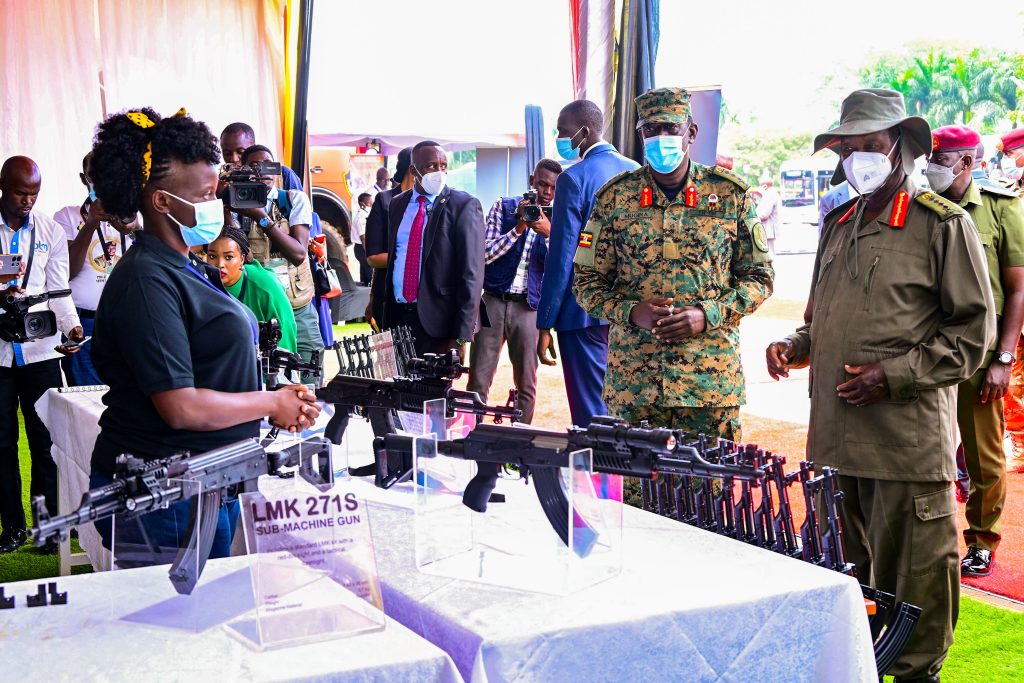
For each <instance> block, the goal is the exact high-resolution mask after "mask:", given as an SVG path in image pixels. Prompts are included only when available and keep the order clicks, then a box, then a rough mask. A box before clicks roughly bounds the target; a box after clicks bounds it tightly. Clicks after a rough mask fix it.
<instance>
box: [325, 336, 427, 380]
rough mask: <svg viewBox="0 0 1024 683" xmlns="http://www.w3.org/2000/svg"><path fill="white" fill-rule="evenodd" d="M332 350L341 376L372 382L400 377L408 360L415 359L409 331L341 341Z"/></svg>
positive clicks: (355, 337)
mask: <svg viewBox="0 0 1024 683" xmlns="http://www.w3.org/2000/svg"><path fill="white" fill-rule="evenodd" d="M334 350H335V353H337V355H338V365H339V366H340V371H339V373H340V374H342V375H349V376H352V377H367V378H374V379H391V378H392V377H396V376H398V375H400V374H402V373H403V371H404V368H405V367H406V365H407V364H408V362H409V360H410V359H412V358H415V357H416V348H415V346H414V344H413V336H412V330H410V329H409V328H408V327H396V328H392V329H390V330H387V331H386V332H380V333H378V334H363V335H358V336H351V337H344V338H342V339H340V340H339V341H337V342H335V344H334ZM400 369H401V370H400Z"/></svg>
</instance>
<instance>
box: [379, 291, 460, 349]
mask: <svg viewBox="0 0 1024 683" xmlns="http://www.w3.org/2000/svg"><path fill="white" fill-rule="evenodd" d="M389 305H391V306H396V307H397V308H398V312H397V314H396V315H392V316H389V317H390V318H391V320H393V321H394V324H393V325H392V327H402V326H405V327H408V328H409V329H411V330H412V336H413V340H414V342H415V346H416V355H417V356H420V357H421V358H422V357H423V354H425V353H446V352H447V351H448V349H449V346H448V344H449V343H450V342H449V340H447V339H441V338H440V337H431V336H430V335H429V334H427V331H426V330H425V329H424V328H423V323H421V322H420V314H419V312H418V311H417V310H416V308H415V307H414V306H407V305H406V304H400V303H398V302H397V301H391V302H389Z"/></svg>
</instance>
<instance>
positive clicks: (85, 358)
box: [53, 152, 139, 386]
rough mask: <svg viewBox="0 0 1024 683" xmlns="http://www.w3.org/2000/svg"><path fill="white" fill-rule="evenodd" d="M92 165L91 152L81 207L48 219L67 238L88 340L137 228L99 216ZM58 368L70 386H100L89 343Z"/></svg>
mask: <svg viewBox="0 0 1024 683" xmlns="http://www.w3.org/2000/svg"><path fill="white" fill-rule="evenodd" d="M91 164H92V153H91V152H90V153H89V154H86V155H85V158H84V159H82V172H81V173H80V174H79V178H81V180H82V184H83V185H85V187H86V188H87V189H88V191H89V193H88V195H87V196H86V198H85V201H83V202H82V204H81V205H72V206H66V207H64V208H63V209H61V210H60V211H58V212H57V213H55V214H54V216H53V219H54V220H55V221H57V223H59V224H60V225H61V227H63V228H64V232H65V233H66V235H67V240H68V271H69V276H70V278H71V299H72V301H74V303H75V309H76V310H77V311H78V318H79V319H80V320H81V321H82V331H83V333H84V334H85V336H86V337H91V336H92V327H93V321H94V320H95V318H96V306H97V305H98V304H99V301H100V294H101V293H102V292H103V285H105V284H106V282H107V278H108V277H109V276H110V271H112V270H113V269H114V266H115V265H117V262H118V261H120V260H121V258H123V257H124V254H125V252H126V251H127V250H128V248H129V247H131V245H132V244H133V243H134V242H135V236H134V232H135V230H136V229H138V227H139V224H138V220H137V217H136V216H132V217H131V218H130V219H129V218H127V217H125V218H118V217H116V216H110V215H108V214H107V213H106V211H104V210H103V202H101V201H99V200H98V199H97V198H96V192H95V191H94V189H93V186H92V177H91V173H92V172H91V170H90V166H91ZM61 364H62V365H63V367H64V374H65V375H66V377H67V383H68V385H69V386H86V385H95V384H102V382H100V378H99V375H97V374H96V368H94V367H93V364H92V340H91V339H90V340H89V341H86V342H85V343H83V344H82V347H81V351H80V352H78V353H76V354H73V355H70V356H68V357H67V358H65V359H64V360H63V361H62V363H61Z"/></svg>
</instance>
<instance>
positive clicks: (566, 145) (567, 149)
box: [555, 127, 583, 161]
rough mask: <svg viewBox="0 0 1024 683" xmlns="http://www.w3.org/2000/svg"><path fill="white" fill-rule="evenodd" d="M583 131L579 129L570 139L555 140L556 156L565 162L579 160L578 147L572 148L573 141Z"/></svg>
mask: <svg viewBox="0 0 1024 683" xmlns="http://www.w3.org/2000/svg"><path fill="white" fill-rule="evenodd" d="M582 131H583V128H582V127H581V128H580V129H579V130H578V131H576V132H575V133H574V134H573V136H572V137H571V138H555V149H557V150H558V155H559V156H560V157H562V158H563V159H565V160H566V161H574V160H576V159H579V158H580V150H579V148H578V147H573V146H572V141H573V139H574V138H575V137H576V136H577V135H579V134H580V133H581V132H582Z"/></svg>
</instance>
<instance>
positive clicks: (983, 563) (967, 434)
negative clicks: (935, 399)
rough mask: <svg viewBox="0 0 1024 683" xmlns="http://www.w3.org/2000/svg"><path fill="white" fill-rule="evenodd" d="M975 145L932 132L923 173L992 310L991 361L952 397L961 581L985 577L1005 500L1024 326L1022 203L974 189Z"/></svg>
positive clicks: (961, 136)
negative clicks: (963, 238)
mask: <svg viewBox="0 0 1024 683" xmlns="http://www.w3.org/2000/svg"><path fill="white" fill-rule="evenodd" d="M980 143H981V136H979V135H978V134H977V133H976V132H975V131H973V130H971V129H970V128H968V127H966V126H944V127H942V128H938V129H936V130H934V131H932V153H931V156H930V157H929V158H928V161H929V164H928V169H927V170H926V171H925V175H926V176H927V177H928V182H929V183H930V184H931V186H932V189H933V190H935V191H936V192H938V193H940V194H941V195H942V196H943V197H945V198H946V199H948V200H950V201H952V202H956V203H957V204H958V205H959V206H960V207H961V208H962V209H964V210H965V211H966V212H967V214H968V215H969V216H970V217H971V220H972V221H973V222H974V225H975V227H977V228H978V234H979V235H980V236H981V243H982V245H984V247H985V256H986V257H987V259H988V276H989V283H990V284H991V285H992V298H993V300H994V302H995V314H996V327H997V330H996V343H995V346H994V347H993V349H992V351H993V354H992V356H991V358H990V359H986V361H987V362H986V363H985V364H983V365H982V368H981V369H980V370H978V372H976V373H974V374H973V375H971V378H970V379H968V380H967V381H966V382H964V383H962V384H961V385H960V386H959V389H958V392H957V423H958V424H959V426H960V438H961V441H962V443H963V446H964V461H965V462H966V465H967V472H968V474H970V480H971V488H970V493H969V495H968V499H967V514H966V516H967V524H968V528H967V529H965V530H964V541H965V542H966V543H967V554H966V555H965V556H964V558H963V559H962V560H961V561H960V573H961V574H962V575H964V576H987V575H988V574H990V573H991V572H992V569H993V566H994V562H995V551H996V548H997V547H999V541H1000V538H1001V537H1000V535H999V517H1000V515H1001V514H1002V511H1003V502H1004V501H1005V499H1006V456H1005V455H1004V453H1003V424H1004V422H1003V396H1004V395H1005V394H1006V391H1007V387H1008V386H1009V382H1010V372H1011V369H1012V367H1013V362H1014V360H1016V359H1015V358H1014V353H1015V352H1016V349H1017V339H1018V338H1019V337H1020V331H1021V324H1022V323H1024V203H1022V202H1021V201H1020V200H1018V199H1017V196H1016V194H1014V193H1013V192H1011V191H1010V190H1008V189H1004V188H1003V187H1002V186H1001V185H996V184H991V185H980V184H979V183H976V182H974V180H973V179H972V177H971V167H972V166H973V164H974V155H975V150H976V149H977V146H978V145H979V144H980Z"/></svg>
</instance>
